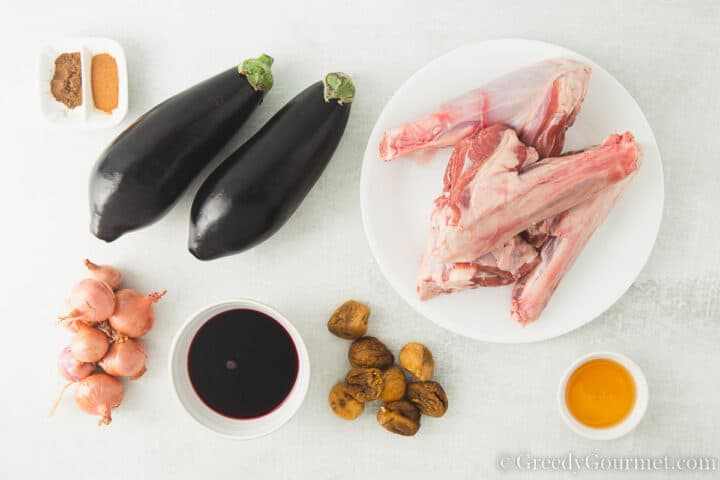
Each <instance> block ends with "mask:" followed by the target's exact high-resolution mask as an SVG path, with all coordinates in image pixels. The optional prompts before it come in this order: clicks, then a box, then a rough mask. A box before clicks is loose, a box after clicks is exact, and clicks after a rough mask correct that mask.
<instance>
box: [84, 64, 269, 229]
mask: <svg viewBox="0 0 720 480" xmlns="http://www.w3.org/2000/svg"><path fill="white" fill-rule="evenodd" d="M272 61H273V59H272V58H271V57H269V56H267V55H261V56H260V57H258V58H253V59H248V60H246V61H245V62H243V63H242V64H241V65H239V66H238V67H236V68H231V69H229V70H227V71H225V72H223V73H220V74H219V75H216V76H214V77H212V78H210V79H208V80H205V81H204V82H202V83H200V84H198V85H195V86H194V87H191V88H189V89H187V90H185V91H183V92H181V93H179V94H177V95H175V96H173V97H171V98H169V99H167V100H165V101H164V102H162V103H161V104H159V105H157V106H156V107H154V108H153V109H152V110H150V111H148V112H147V113H145V114H144V115H143V116H141V117H140V118H139V119H138V120H137V121H136V122H135V123H133V124H132V125H130V126H129V127H128V128H127V129H126V130H125V131H124V132H122V133H121V134H120V135H119V136H118V137H117V138H116V139H115V141H113V142H112V143H111V144H110V146H109V147H108V148H107V149H106V150H105V151H104V152H103V153H102V155H101V156H100V159H99V160H98V161H97V163H96V165H95V168H94V169H93V172H92V175H91V177H90V215H91V222H90V224H91V227H90V229H91V231H92V233H93V234H94V235H95V236H96V237H98V238H100V239H102V240H105V241H107V242H111V241H113V240H115V239H116V238H118V237H119V236H120V235H122V234H124V233H126V232H129V231H131V230H136V229H138V228H142V227H144V226H146V225H149V224H151V223H153V222H154V221H156V220H158V219H159V218H160V217H162V216H163V215H164V214H165V213H166V212H167V211H168V210H169V209H170V207H172V205H173V204H174V203H175V202H176V201H177V199H178V198H179V197H180V195H181V194H182V193H183V191H184V190H185V189H186V188H187V187H188V185H189V184H190V182H191V181H192V180H193V178H195V177H196V176H197V175H198V174H199V173H200V171H201V170H202V169H203V167H205V166H206V165H207V164H208V163H209V162H210V161H211V160H212V159H213V157H214V156H215V155H217V153H218V152H219V151H220V149H221V148H222V147H223V146H224V145H225V144H226V143H227V142H228V141H229V140H230V138H231V137H232V136H233V135H234V134H235V133H236V132H237V131H238V129H239V128H240V127H241V126H242V124H243V123H245V121H246V120H247V119H248V117H249V116H250V114H251V113H252V112H253V111H254V110H255V108H256V107H257V106H258V105H259V104H260V103H261V102H262V100H263V97H264V96H265V93H266V92H267V91H269V90H270V88H272V84H273V78H272V72H271V70H270V66H271V65H272Z"/></svg>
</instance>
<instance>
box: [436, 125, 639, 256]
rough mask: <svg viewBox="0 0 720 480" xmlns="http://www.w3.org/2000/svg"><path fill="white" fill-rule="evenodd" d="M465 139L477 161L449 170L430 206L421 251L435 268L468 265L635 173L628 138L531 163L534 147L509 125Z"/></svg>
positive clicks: (632, 141)
mask: <svg viewBox="0 0 720 480" xmlns="http://www.w3.org/2000/svg"><path fill="white" fill-rule="evenodd" d="M468 141H470V142H471V143H472V145H471V146H470V147H469V150H468V151H469V153H468V155H467V158H473V155H475V158H483V160H482V161H478V162H473V163H472V164H471V165H470V166H469V167H467V168H465V167H464V165H461V166H460V167H461V168H464V170H462V171H461V173H460V174H457V173H453V172H452V170H453V168H455V167H454V166H453V167H451V166H450V165H449V166H448V173H446V177H447V176H448V174H451V175H456V178H457V180H456V181H454V182H453V183H452V185H451V187H450V190H449V191H448V192H445V193H443V195H441V196H440V197H439V198H438V199H437V200H436V201H435V209H434V211H433V213H432V217H431V235H430V240H429V242H428V247H427V251H426V255H428V258H429V259H432V261H434V262H437V263H455V262H473V261H475V260H476V259H478V258H480V257H481V256H483V255H485V254H486V253H488V252H491V251H492V250H494V249H496V248H498V247H501V246H502V245H504V244H505V243H507V242H508V241H509V240H510V239H511V238H512V237H513V236H515V235H516V234H518V233H520V232H522V231H523V230H525V229H527V228H529V227H530V226H532V225H534V224H536V223H537V222H539V221H541V220H543V219H546V218H550V217H553V216H554V215H557V214H559V213H561V212H563V211H565V210H567V209H569V208H571V207H573V206H575V205H577V204H578V203H580V202H583V201H585V200H587V199H588V198H590V197H591V196H592V195H593V194H595V193H597V192H599V191H600V190H602V189H604V188H605V187H608V186H610V185H613V184H615V183H617V182H619V181H620V180H622V179H623V178H625V177H627V176H628V175H630V174H631V173H632V172H634V171H635V170H636V169H637V168H638V146H637V144H636V143H635V139H634V138H633V136H632V134H630V133H625V134H623V135H610V136H609V137H607V138H606V139H605V141H604V142H603V144H602V145H600V146H598V147H595V148H592V149H590V150H587V151H584V152H580V153H575V154H572V155H565V156H561V157H553V158H546V159H543V160H540V161H537V162H534V163H533V160H534V159H535V158H537V152H536V151H535V149H533V148H531V147H527V146H525V145H524V144H523V143H522V142H520V141H519V140H518V138H517V135H516V134H515V132H514V131H513V130H511V129H509V128H502V127H500V126H494V127H491V128H487V129H483V130H480V131H479V132H478V133H477V134H476V135H475V136H474V137H472V138H471V139H468ZM488 152H490V153H488ZM526 163H531V164H530V165H529V166H526ZM523 167H525V168H523Z"/></svg>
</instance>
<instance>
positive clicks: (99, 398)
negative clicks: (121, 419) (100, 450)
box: [75, 373, 123, 425]
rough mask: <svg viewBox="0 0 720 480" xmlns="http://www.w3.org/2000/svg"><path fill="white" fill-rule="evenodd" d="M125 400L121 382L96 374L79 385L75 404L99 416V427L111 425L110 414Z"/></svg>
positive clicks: (108, 376)
mask: <svg viewBox="0 0 720 480" xmlns="http://www.w3.org/2000/svg"><path fill="white" fill-rule="evenodd" d="M122 399H123V386H122V383H120V381H119V380H117V379H116V378H114V377H111V376H110V375H106V374H104V373H95V374H93V375H90V376H89V377H87V378H86V379H85V380H82V381H81V382H80V383H78V386H77V389H76V390H75V403H76V404H77V406H78V407H80V409H81V410H83V411H84V412H86V413H89V414H91V415H99V416H100V421H99V422H98V425H110V422H111V421H112V417H111V416H110V412H111V411H112V409H113V408H117V407H118V406H119V405H120V403H121V402H122Z"/></svg>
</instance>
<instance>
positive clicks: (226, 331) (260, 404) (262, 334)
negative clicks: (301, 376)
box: [188, 309, 298, 419]
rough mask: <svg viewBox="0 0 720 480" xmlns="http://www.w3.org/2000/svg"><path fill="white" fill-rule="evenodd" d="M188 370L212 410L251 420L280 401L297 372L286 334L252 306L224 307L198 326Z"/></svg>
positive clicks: (292, 345)
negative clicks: (244, 307) (234, 308)
mask: <svg viewBox="0 0 720 480" xmlns="http://www.w3.org/2000/svg"><path fill="white" fill-rule="evenodd" d="M188 372H189V374H190V382H191V383H192V386H193V388H194V389H195V392H196V393H197V394H198V396H199V397H200V398H201V399H202V401H203V402H205V404H206V405H207V406H208V407H210V408H212V409H213V410H215V411H216V412H218V413H220V414H222V415H225V416H227V417H232V418H244V419H249V418H256V417H261V416H263V415H266V414H268V413H270V412H272V411H273V410H275V409H276V408H277V407H279V406H280V404H282V403H283V401H284V400H285V398H287V396H288V394H289V393H290V390H292V388H293V386H294V385H295V381H296V380H297V374H298V353H297V349H296V348H295V343H294V342H293V341H292V338H291V337H290V334H289V333H288V332H287V330H285V328H284V327H283V326H282V325H280V324H279V323H278V322H277V321H275V319H273V318H272V317H269V316H268V315H265V314H264V313H261V312H258V311H256V310H246V309H238V310H228V311H226V312H223V313H221V314H219V315H217V316H215V317H213V318H211V319H210V320H208V321H207V322H206V323H205V325H203V326H202V327H200V330H198V332H197V334H195V337H194V338H193V340H192V342H191V343H190V351H189V353H188Z"/></svg>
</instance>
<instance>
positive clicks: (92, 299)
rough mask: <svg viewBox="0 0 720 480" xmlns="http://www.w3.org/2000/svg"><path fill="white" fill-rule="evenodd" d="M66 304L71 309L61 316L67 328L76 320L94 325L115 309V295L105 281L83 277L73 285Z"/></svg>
mask: <svg viewBox="0 0 720 480" xmlns="http://www.w3.org/2000/svg"><path fill="white" fill-rule="evenodd" d="M68 304H69V306H70V307H71V308H72V311H71V312H69V313H68V314H67V315H65V316H63V317H61V320H62V321H63V323H64V324H65V325H66V326H67V327H68V328H70V329H72V328H74V324H75V323H76V322H77V321H78V320H83V321H85V322H87V323H89V324H91V325H94V324H96V323H98V322H102V321H103V320H107V318H108V317H109V316H110V315H112V313H113V310H115V295H114V294H113V291H112V289H111V288H110V287H109V286H108V284H107V283H105V282H103V281H100V280H96V279H94V278H85V279H83V280H80V282H79V283H78V284H77V285H75V286H74V287H73V289H72V291H71V292H70V297H69V298H68Z"/></svg>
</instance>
